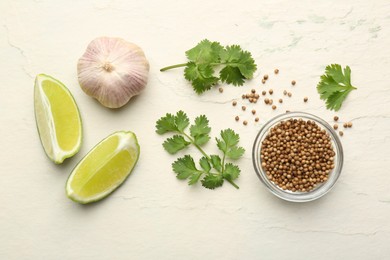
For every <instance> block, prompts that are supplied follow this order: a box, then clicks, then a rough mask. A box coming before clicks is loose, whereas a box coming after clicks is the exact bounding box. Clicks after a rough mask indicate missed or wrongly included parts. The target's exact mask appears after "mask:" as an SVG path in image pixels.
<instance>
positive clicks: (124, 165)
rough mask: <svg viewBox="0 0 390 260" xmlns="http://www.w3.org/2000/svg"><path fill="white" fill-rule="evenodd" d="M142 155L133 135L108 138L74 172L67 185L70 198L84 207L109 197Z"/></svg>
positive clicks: (114, 134) (125, 134)
mask: <svg viewBox="0 0 390 260" xmlns="http://www.w3.org/2000/svg"><path fill="white" fill-rule="evenodd" d="M139 152H140V150H139V145H138V141H137V137H136V135H135V134H134V133H132V132H116V133H113V134H112V135H110V136H108V137H107V138H105V139H104V140H103V141H101V142H100V143H98V144H97V145H96V146H95V147H94V148H92V150H91V151H90V152H89V153H88V154H87V155H86V156H85V157H84V158H83V159H82V160H81V161H80V162H79V163H78V165H77V166H76V167H75V168H74V169H73V171H72V173H71V174H70V176H69V179H68V181H67V183H66V194H67V196H68V197H69V198H70V199H72V200H74V201H76V202H79V203H81V204H87V203H90V202H94V201H98V200H101V199H103V198H104V197H106V196H108V195H109V194H110V193H111V192H113V191H114V190H115V189H116V188H118V187H119V186H120V185H121V184H122V183H123V182H124V181H125V180H126V178H127V177H128V176H129V175H130V173H131V171H132V170H133V168H134V166H135V165H136V163H137V161H138V157H139Z"/></svg>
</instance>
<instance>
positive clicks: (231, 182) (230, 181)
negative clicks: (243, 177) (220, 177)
mask: <svg viewBox="0 0 390 260" xmlns="http://www.w3.org/2000/svg"><path fill="white" fill-rule="evenodd" d="M224 179H225V180H226V181H227V182H229V183H230V184H231V185H233V187H234V188H236V189H237V190H238V189H239V188H240V187H238V186H237V184H235V183H234V182H233V181H232V180H229V179H226V178H224Z"/></svg>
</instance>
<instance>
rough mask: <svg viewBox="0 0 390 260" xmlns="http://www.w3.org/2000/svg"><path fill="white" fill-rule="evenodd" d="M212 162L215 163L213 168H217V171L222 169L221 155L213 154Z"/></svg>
mask: <svg viewBox="0 0 390 260" xmlns="http://www.w3.org/2000/svg"><path fill="white" fill-rule="evenodd" d="M210 158H211V164H212V165H213V168H214V169H216V170H217V171H219V172H220V171H222V160H221V157H219V156H218V155H211V156H210Z"/></svg>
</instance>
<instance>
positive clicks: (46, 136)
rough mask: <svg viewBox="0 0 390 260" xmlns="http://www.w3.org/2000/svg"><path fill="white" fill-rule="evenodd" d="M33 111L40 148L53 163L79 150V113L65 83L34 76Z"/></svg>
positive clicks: (43, 75) (80, 132)
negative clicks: (41, 147)
mask: <svg viewBox="0 0 390 260" xmlns="http://www.w3.org/2000/svg"><path fill="white" fill-rule="evenodd" d="M34 110H35V120H36V123H37V128H38V133H39V137H40V139H41V143H42V146H43V148H44V150H45V153H46V154H47V156H48V157H49V158H50V159H51V160H52V161H54V162H55V163H57V164H59V163H62V162H63V161H64V160H65V159H66V158H69V157H71V156H73V155H75V154H76V153H77V152H78V151H79V150H80V146H81V139H82V125H81V118H80V113H79V110H78V107H77V104H76V102H75V100H74V99H73V96H72V94H71V93H70V92H69V90H68V89H67V88H66V87H65V85H64V84H62V83H61V82H60V81H58V80H56V79H54V78H52V77H50V76H48V75H45V74H39V75H37V77H36V79H35V86H34Z"/></svg>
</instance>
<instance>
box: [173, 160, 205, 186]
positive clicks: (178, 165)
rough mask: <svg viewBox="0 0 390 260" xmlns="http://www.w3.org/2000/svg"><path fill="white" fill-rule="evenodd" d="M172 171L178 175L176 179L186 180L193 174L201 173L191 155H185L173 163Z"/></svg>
mask: <svg viewBox="0 0 390 260" xmlns="http://www.w3.org/2000/svg"><path fill="white" fill-rule="evenodd" d="M172 169H173V171H174V172H175V173H177V175H176V177H177V178H178V179H180V180H185V179H187V178H188V177H190V176H191V175H193V174H197V173H199V171H198V169H197V168H196V166H195V162H194V159H193V158H192V157H191V156H190V155H185V156H184V157H182V158H179V159H177V160H176V161H175V162H174V163H172Z"/></svg>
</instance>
